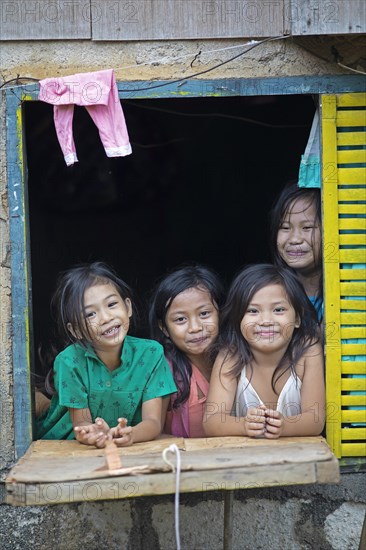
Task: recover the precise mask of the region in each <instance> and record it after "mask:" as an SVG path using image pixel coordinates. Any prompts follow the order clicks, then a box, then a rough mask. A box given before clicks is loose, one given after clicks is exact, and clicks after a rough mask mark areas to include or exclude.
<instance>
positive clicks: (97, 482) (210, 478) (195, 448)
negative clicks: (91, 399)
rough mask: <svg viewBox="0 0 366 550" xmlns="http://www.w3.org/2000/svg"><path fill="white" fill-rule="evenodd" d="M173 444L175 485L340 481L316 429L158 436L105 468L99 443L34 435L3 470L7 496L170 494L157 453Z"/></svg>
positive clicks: (26, 500) (35, 500)
mask: <svg viewBox="0 0 366 550" xmlns="http://www.w3.org/2000/svg"><path fill="white" fill-rule="evenodd" d="M171 444H175V445H177V447H178V448H179V449H180V451H181V453H180V454H181V472H182V473H181V481H180V491H181V492H205V491H212V490H234V489H248V488H260V487H273V486H286V485H303V484H308V483H337V482H338V481H339V465H338V461H337V459H336V458H335V457H334V455H333V453H332V452H331V450H330V448H329V447H328V445H327V443H326V441H325V439H323V438H322V437H291V438H290V437H289V438H281V439H276V440H273V441H269V440H266V439H250V438H245V437H244V438H243V437H213V438H204V439H183V438H172V437H167V438H164V437H161V438H160V439H157V440H155V441H150V442H148V443H137V444H135V445H133V446H132V447H125V448H119V449H117V450H116V452H117V453H118V457H119V459H120V461H121V468H120V469H118V470H108V468H107V466H106V457H105V450H104V449H96V448H95V447H88V446H85V445H81V444H80V443H78V442H77V441H48V440H40V441H35V442H34V443H33V444H32V445H31V446H30V448H29V449H28V451H27V453H26V454H25V455H24V457H22V458H21V459H20V460H19V462H18V463H17V464H16V466H14V468H13V469H12V470H11V472H10V473H9V475H8V477H7V479H6V490H7V497H6V502H7V503H8V504H14V505H32V506H34V505H41V504H56V503H69V502H80V501H95V500H106V499H120V498H129V497H130V498H131V497H137V496H151V495H163V494H173V493H174V492H175V474H174V473H173V472H172V469H171V467H170V466H169V465H168V464H167V463H166V462H165V461H164V460H163V457H162V452H163V450H164V449H166V448H167V447H169V446H170V445H171ZM171 460H172V462H175V457H174V455H172V456H171Z"/></svg>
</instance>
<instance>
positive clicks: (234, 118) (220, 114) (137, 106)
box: [128, 100, 307, 128]
mask: <svg viewBox="0 0 366 550" xmlns="http://www.w3.org/2000/svg"><path fill="white" fill-rule="evenodd" d="M154 101H155V100H154ZM128 104H129V105H130V106H132V107H136V108H137V109H147V110H148V111H159V112H161V113H168V114H170V115H177V116H183V117H199V118H210V117H217V118H227V119H231V120H240V121H242V122H247V123H249V124H256V125H258V126H264V127H266V128H307V124H269V123H268V122H262V121H260V120H255V119H253V118H247V117H242V116H236V115H228V114H223V113H181V112H179V111H174V110H172V109H162V108H161V107H151V106H150V105H149V106H147V105H140V104H137V103H134V102H133V101H130V100H129V101H128Z"/></svg>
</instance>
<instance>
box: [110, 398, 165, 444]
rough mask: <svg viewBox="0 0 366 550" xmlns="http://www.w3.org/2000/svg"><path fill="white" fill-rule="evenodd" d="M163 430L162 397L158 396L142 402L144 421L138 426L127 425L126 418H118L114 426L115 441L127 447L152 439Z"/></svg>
mask: <svg viewBox="0 0 366 550" xmlns="http://www.w3.org/2000/svg"><path fill="white" fill-rule="evenodd" d="M161 430H162V398H161V397H156V398H154V399H149V400H148V401H144V402H143V404H142V421H141V422H139V424H136V426H127V420H126V419H125V418H119V419H118V426H117V427H116V428H114V430H113V432H114V442H115V443H116V445H117V446H118V447H127V446H128V445H132V444H133V443H140V442H142V441H151V440H152V439H155V437H157V436H158V435H159V434H160V433H161Z"/></svg>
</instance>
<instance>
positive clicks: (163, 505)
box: [0, 37, 366, 550]
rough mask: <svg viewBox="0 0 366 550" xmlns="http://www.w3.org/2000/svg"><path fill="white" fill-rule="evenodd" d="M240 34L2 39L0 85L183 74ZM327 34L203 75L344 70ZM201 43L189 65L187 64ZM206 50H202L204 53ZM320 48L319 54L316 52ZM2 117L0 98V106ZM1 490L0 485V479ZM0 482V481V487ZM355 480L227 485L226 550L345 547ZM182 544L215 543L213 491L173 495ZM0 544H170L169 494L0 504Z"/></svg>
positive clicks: (4, 278) (349, 43) (6, 433)
mask: <svg viewBox="0 0 366 550" xmlns="http://www.w3.org/2000/svg"><path fill="white" fill-rule="evenodd" d="M334 40H335V39H333V42H334ZM245 42H246V40H245V39H243V40H217V41H215V40H206V41H203V40H200V41H193V40H192V41H176V42H164V41H160V42H150V43H135V42H131V43H128V44H126V43H118V42H113V43H106V42H104V43H98V42H90V41H85V42H83V41H76V42H73V41H68V42H62V41H57V42H56V41H55V42H51V41H50V42H47V41H46V42H44V41H42V42H41V41H38V42H37V41H34V42H2V43H1V57H0V75H1V83H2V82H6V81H7V80H10V79H12V78H15V77H16V76H17V75H20V76H28V77H33V78H37V79H41V78H44V77H48V76H58V75H68V74H73V73H75V72H85V71H95V70H98V69H102V68H107V67H114V68H115V71H116V75H117V79H118V80H122V81H126V80H131V81H132V80H154V79H159V80H164V79H177V78H182V77H188V76H190V75H191V74H192V73H194V72H199V71H201V70H206V69H208V68H211V67H213V66H214V65H216V64H219V63H221V62H223V61H226V60H227V59H229V58H230V57H232V56H234V55H236V54H237V53H238V52H239V51H240V48H233V49H230V50H225V51H212V50H221V49H222V48H228V47H233V46H238V45H243V44H244V43H245ZM331 44H332V39H331V38H330V37H319V38H318V39H315V38H311V37H309V38H308V39H302V40H300V39H299V40H298V41H297V42H294V41H293V40H292V39H287V40H285V41H276V42H269V43H266V44H263V45H260V46H258V47H257V48H255V49H253V50H251V51H250V52H249V53H248V54H247V55H245V56H242V57H239V58H238V59H236V60H234V61H232V62H230V63H227V64H225V65H223V66H222V67H220V68H218V69H215V71H213V72H211V73H210V78H211V79H213V78H217V79H225V78H255V77H278V78H279V77H286V76H298V75H300V76H301V75H303V76H313V75H319V76H321V75H338V74H346V73H345V71H344V70H343V69H341V68H340V67H339V66H337V65H336V64H335V63H334V59H333V58H332V56H331V55H330V45H331ZM337 45H338V50H339V51H340V52H341V53H343V54H344V55H343V63H345V64H347V62H348V63H356V61H357V59H358V58H362V57H363V46H364V37H355V38H352V39H351V38H349V40H346V39H342V37H339V38H337ZM200 50H202V53H201V55H200V56H199V57H198V58H197V59H196V60H195V62H194V64H193V67H192V68H191V67H190V63H191V62H192V60H193V59H194V57H195V55H196V54H197V53H198V52H199V51H200ZM205 52H211V53H205ZM318 55H320V57H318ZM0 110H1V113H0V114H1V119H2V120H4V119H5V113H4V103H3V102H2V101H1V103H0ZM5 162H6V141H5V124H2V125H1V126H0V239H1V249H0V314H1V346H0V365H1V368H0V402H1V421H0V428H1V429H0V468H1V477H2V478H4V477H5V475H6V473H7V471H8V467H10V466H11V464H12V463H13V462H14V460H15V453H14V447H13V439H14V431H13V422H12V417H13V403H12V359H11V351H12V350H11V332H10V327H11V303H10V298H11V286H10V275H11V274H10V264H9V253H10V249H9V242H10V239H9V223H8V222H9V217H8V209H7V198H8V197H7V182H6V171H5V168H6V167H5ZM0 487H1V485H0ZM2 489H3V487H2ZM365 495H366V490H365V481H364V477H362V475H361V474H345V475H343V476H342V482H341V485H340V486H328V487H316V486H307V487H303V488H296V487H293V488H287V489H274V488H273V489H250V490H246V491H237V492H236V493H235V502H234V520H233V548H237V549H239V548H240V549H243V548H257V549H267V548H268V549H271V550H273V549H277V548H286V549H291V550H300V549H301V550H302V549H304V550H305V549H311V548H322V549H324V550H328V549H334V550H338V549H339V550H346V549H347V550H352V549H357V548H358V541H359V538H360V533H361V527H362V521H363V516H364V512H365ZM181 503H182V506H181V508H180V514H181V537H182V548H184V549H187V550H188V549H189V550H192V549H197V550H198V549H208V548H210V549H214V550H215V549H216V548H217V549H218V548H222V524H223V493H220V492H214V493H202V494H195V495H183V496H182V499H181ZM0 524H1V528H0V545H1V548H3V549H4V550H15V549H22V550H27V549H28V548H29V549H31V548H32V549H33V548H36V549H40V550H46V549H49V548H52V547H57V548H59V549H64V548H65V549H67V550H74V549H77V548H80V547H81V546H82V545H87V546H88V547H89V548H90V549H93V548H99V547H100V546H102V545H106V546H107V547H108V548H111V549H113V548H116V549H117V548H118V549H120V548H126V549H131V550H132V549H133V550H135V549H136V550H138V549H140V548H141V549H145V548H149V549H150V550H151V549H160V550H163V549H164V550H168V549H170V548H173V547H174V517H173V497H159V498H148V499H136V500H126V501H119V502H100V503H82V504H70V505H60V506H57V505H56V506H47V507H42V508H23V509H19V508H12V507H10V506H7V505H4V504H3V505H1V506H0Z"/></svg>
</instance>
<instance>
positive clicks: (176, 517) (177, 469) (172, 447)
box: [163, 443, 181, 550]
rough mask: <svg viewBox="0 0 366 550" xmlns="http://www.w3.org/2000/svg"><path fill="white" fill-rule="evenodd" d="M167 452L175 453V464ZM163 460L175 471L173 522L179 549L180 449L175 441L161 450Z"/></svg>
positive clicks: (178, 548) (178, 549)
mask: <svg viewBox="0 0 366 550" xmlns="http://www.w3.org/2000/svg"><path fill="white" fill-rule="evenodd" d="M168 453H174V454H175V455H176V461H177V463H176V465H174V464H173V463H172V462H171V461H170V460H169V459H168V458H167V454H168ZM163 460H164V462H166V463H167V464H168V465H169V466H170V467H171V469H172V470H173V473H174V472H175V499H174V523H175V542H176V545H177V550H180V533H179V483H180V467H181V457H180V451H179V449H178V447H177V445H176V444H175V443H173V444H172V445H170V446H169V447H167V448H166V449H164V450H163Z"/></svg>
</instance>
